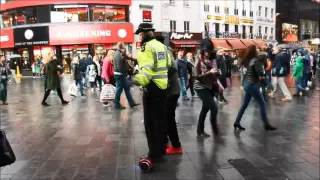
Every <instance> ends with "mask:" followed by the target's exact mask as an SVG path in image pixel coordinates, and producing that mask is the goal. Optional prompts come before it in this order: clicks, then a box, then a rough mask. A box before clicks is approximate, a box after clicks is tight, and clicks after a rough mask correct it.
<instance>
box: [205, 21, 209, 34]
mask: <svg viewBox="0 0 320 180" xmlns="http://www.w3.org/2000/svg"><path fill="white" fill-rule="evenodd" d="M209 26H210V24H209V22H205V23H204V31H205V32H209Z"/></svg>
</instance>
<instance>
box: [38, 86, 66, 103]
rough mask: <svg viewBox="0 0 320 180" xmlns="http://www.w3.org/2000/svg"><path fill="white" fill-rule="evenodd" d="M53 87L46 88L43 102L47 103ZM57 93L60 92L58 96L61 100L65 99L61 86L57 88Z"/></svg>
mask: <svg viewBox="0 0 320 180" xmlns="http://www.w3.org/2000/svg"><path fill="white" fill-rule="evenodd" d="M51 90H52V89H46V91H45V93H44V96H43V100H42V103H45V102H46V100H47V98H48V97H49V95H50V92H51ZM57 93H58V96H59V98H60V100H61V102H63V101H64V99H63V96H62V91H61V88H57Z"/></svg>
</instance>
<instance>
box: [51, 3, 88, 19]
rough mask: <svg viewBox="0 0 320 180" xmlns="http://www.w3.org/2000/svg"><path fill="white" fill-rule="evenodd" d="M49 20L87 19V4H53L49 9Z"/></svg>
mask: <svg viewBox="0 0 320 180" xmlns="http://www.w3.org/2000/svg"><path fill="white" fill-rule="evenodd" d="M50 14H51V22H53V23H60V22H84V21H88V6H87V5H55V6H53V8H52V9H51V12H50Z"/></svg>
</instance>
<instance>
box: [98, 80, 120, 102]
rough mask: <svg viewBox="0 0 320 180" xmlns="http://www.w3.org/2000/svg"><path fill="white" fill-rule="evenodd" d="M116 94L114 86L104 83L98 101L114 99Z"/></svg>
mask: <svg viewBox="0 0 320 180" xmlns="http://www.w3.org/2000/svg"><path fill="white" fill-rule="evenodd" d="M115 96H116V87H114V86H113V85H111V84H105V85H104V86H103V87H102V91H101V94H100V102H108V101H112V100H114V98H115Z"/></svg>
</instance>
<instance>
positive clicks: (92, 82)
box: [87, 64, 97, 92]
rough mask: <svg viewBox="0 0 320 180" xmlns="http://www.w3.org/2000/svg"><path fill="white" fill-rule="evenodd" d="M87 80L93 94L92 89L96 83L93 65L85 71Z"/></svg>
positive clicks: (95, 72)
mask: <svg viewBox="0 0 320 180" xmlns="http://www.w3.org/2000/svg"><path fill="white" fill-rule="evenodd" d="M87 75H88V80H89V82H90V86H91V91H92V92H94V87H95V83H96V77H97V71H96V67H95V65H94V64H91V65H89V66H88V69H87Z"/></svg>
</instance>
